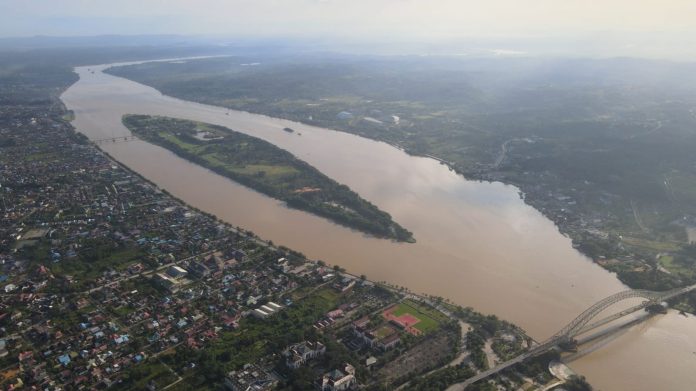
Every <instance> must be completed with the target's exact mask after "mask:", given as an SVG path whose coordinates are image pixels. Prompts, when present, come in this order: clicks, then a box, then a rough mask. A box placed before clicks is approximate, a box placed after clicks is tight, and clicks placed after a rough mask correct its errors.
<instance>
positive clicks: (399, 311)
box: [392, 300, 447, 333]
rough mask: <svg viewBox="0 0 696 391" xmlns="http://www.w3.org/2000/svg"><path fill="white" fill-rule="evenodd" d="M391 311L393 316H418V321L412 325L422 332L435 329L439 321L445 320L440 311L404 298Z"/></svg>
mask: <svg viewBox="0 0 696 391" xmlns="http://www.w3.org/2000/svg"><path fill="white" fill-rule="evenodd" d="M392 313H393V314H394V315H395V316H401V315H404V314H410V315H412V316H414V317H416V318H418V319H419V320H420V322H418V323H416V324H415V325H414V327H415V328H417V329H418V330H420V331H422V332H423V333H427V332H430V331H433V330H436V329H437V328H438V327H439V326H440V323H441V322H443V321H446V320H447V317H445V315H443V314H442V313H441V312H439V311H437V310H435V309H433V308H429V307H426V306H424V305H421V304H418V303H416V302H414V301H411V300H404V302H402V303H399V304H398V305H397V307H396V309H395V310H394V311H393V312H392Z"/></svg>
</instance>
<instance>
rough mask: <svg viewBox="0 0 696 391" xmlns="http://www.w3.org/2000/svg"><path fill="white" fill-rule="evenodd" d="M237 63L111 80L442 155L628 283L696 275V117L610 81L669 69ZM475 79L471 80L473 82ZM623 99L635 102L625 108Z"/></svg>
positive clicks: (127, 71)
mask: <svg viewBox="0 0 696 391" xmlns="http://www.w3.org/2000/svg"><path fill="white" fill-rule="evenodd" d="M409 61H411V62H409ZM237 62H238V60H235V59H215V60H204V61H195V62H189V63H188V64H185V65H183V64H168V63H159V64H140V65H136V66H130V67H119V68H111V69H109V70H108V72H109V73H112V74H115V75H118V76H122V77H127V78H130V79H133V80H136V81H138V82H140V83H144V84H147V85H150V86H153V87H155V88H157V89H159V90H160V91H162V92H163V93H165V94H168V95H172V96H176V97H179V98H182V99H186V100H192V101H197V102H202V103H206V104H213V105H218V106H223V107H229V108H232V109H236V110H243V111H249V112H252V113H259V114H265V115H269V116H272V117H278V118H286V119H290V120H293V121H298V122H303V123H306V124H309V125H314V126H321V127H326V128H332V129H337V130H341V131H345V132H349V133H354V134H358V135H360V136H363V137H367V138H371V139H375V140H380V141H385V142H388V143H390V144H392V145H395V146H397V147H399V148H400V149H403V150H404V151H406V152H408V153H410V154H414V155H420V156H429V157H437V158H439V159H438V160H440V161H442V162H443V163H446V164H448V165H449V166H450V167H451V168H452V169H453V170H455V171H456V172H458V173H460V174H462V175H464V176H466V177H467V178H470V179H478V180H487V181H501V182H503V183H508V184H512V185H515V186H517V187H518V188H519V189H520V190H521V192H522V193H523V195H524V200H525V202H526V203H528V204H530V205H532V206H533V207H535V208H536V209H537V210H539V211H541V212H542V213H543V214H544V215H545V216H546V217H548V218H549V219H551V220H552V221H554V223H556V225H557V226H558V227H559V230H560V231H561V232H562V233H563V234H565V235H567V236H569V237H570V238H571V239H572V240H573V243H574V246H575V247H576V248H577V249H578V250H579V251H581V252H582V253H583V254H585V255H587V256H589V257H590V258H592V259H593V260H594V261H595V262H597V263H598V264H600V265H601V266H602V267H604V268H606V269H608V270H610V271H613V272H616V273H617V275H618V277H619V279H620V280H621V281H623V282H624V283H626V284H627V285H629V286H631V287H634V288H644V289H653V290H665V289H669V288H672V287H675V286H679V285H685V284H688V283H691V282H694V281H696V268H695V267H694V266H695V265H696V257H694V256H693V255H692V253H693V251H691V250H689V249H688V248H685V247H686V245H687V244H688V241H687V238H686V235H685V232H684V231H685V230H684V226H685V225H688V224H689V223H690V222H691V223H693V221H694V220H695V219H696V218H694V216H696V209H694V206H693V205H696V198H694V195H695V194H696V192H694V189H696V175H695V174H694V172H693V168H692V159H691V153H692V152H691V148H689V147H687V146H689V145H693V142H694V140H693V134H692V133H691V132H690V131H689V129H691V126H692V125H690V124H693V118H692V115H690V114H689V111H688V110H684V107H682V106H684V105H685V103H674V102H676V101H675V100H669V99H663V98H661V96H662V95H660V94H665V95H666V96H676V95H679V94H682V95H683V93H682V92H681V90H680V88H681V87H679V86H675V85H672V84H670V81H669V80H658V82H661V83H663V84H664V85H665V89H664V91H660V92H656V91H654V90H653V89H650V88H647V89H646V88H641V89H639V90H636V89H631V88H629V87H628V84H626V83H627V81H626V78H627V77H629V76H631V75H633V74H632V73H630V72H629V73H630V74H629V75H626V74H624V73H625V72H621V75H617V73H616V70H617V69H624V68H627V69H629V70H634V71H640V70H641V69H643V67H656V66H658V67H670V66H671V65H669V64H654V63H649V62H644V61H638V60H635V61H627V62H625V63H624V62H621V61H618V62H617V61H599V60H598V61H591V62H590V63H589V64H588V63H584V62H582V61H579V62H578V63H577V64H576V63H575V62H573V61H571V62H563V61H561V62H560V63H556V62H554V61H550V62H543V61H541V60H539V61H538V62H536V61H535V60H514V61H513V60H478V61H471V62H466V61H459V60H457V61H452V60H442V61H440V62H437V61H435V60H432V59H423V60H414V59H410V60H408V61H405V60H403V59H400V60H392V59H380V60H376V59H374V58H368V59H364V58H359V57H355V58H342V59H341V62H340V64H336V63H333V62H332V60H331V59H330V58H329V59H324V60H321V59H313V60H310V61H307V62H306V63H302V64H297V63H292V62H290V63H284V62H282V61H281V62H278V61H276V62H273V60H270V59H269V60H268V61H265V62H264V63H263V64H264V65H263V66H260V67H257V68H255V69H254V70H249V69H246V68H244V67H238V66H236V65H237ZM587 66H590V67H593V69H596V72H597V75H603V76H602V77H605V78H607V80H614V81H615V86H614V87H612V88H611V92H612V94H611V96H612V98H611V99H607V97H608V96H609V95H607V94H606V91H605V89H606V86H604V85H602V83H600V82H593V81H591V80H594V79H591V80H590V81H587V80H586V79H585V78H584V77H583V69H585V68H586V67H587ZM527 67H530V68H527ZM536 67H541V68H542V69H546V67H548V69H552V70H555V72H561V73H562V74H564V75H566V76H567V77H566V78H567V79H568V81H569V82H568V83H567V84H562V85H559V86H557V87H553V88H550V87H548V85H549V84H548V83H547V80H546V78H547V77H548V78H551V79H552V78H553V74H554V73H553V72H550V73H549V75H548V76H544V74H541V75H532V76H533V77H530V78H529V79H525V78H524V77H525V75H528V74H527V72H529V69H536ZM673 68H674V69H672V72H676V73H679V72H681V68H680V67H678V66H673ZM513 69H514V70H515V72H512V71H511V70H513ZM670 69H671V68H670ZM395 70H398V72H394V71H395ZM474 72H475V74H476V80H475V81H474V80H472V79H470V78H467V77H466V75H467V73H469V74H472V73H474ZM501 72H502V73H504V74H505V75H508V77H513V78H514V77H515V76H509V75H510V74H517V73H519V75H521V76H520V78H519V80H517V81H518V82H519V84H515V83H502V84H501V83H498V82H497V80H496V78H499V76H500V75H501V74H502V73H501ZM188 73H195V74H196V75H198V76H197V77H196V78H195V79H191V78H190V77H187V74H188ZM201 74H205V76H203V77H200V75H201ZM637 74H642V72H640V73H637ZM634 76H635V75H634ZM634 76H632V77H634ZM598 80H599V79H598ZM573 81H582V83H580V82H578V83H576V84H573V83H572V82H573ZM629 82H630V83H638V84H641V83H648V82H651V81H645V80H642V79H631V80H629ZM453 86H454V88H453ZM559 89H560V90H559ZM530 91H531V92H530ZM560 91H562V93H560ZM530 94H531V95H530ZM682 95H679V96H682ZM658 98H659V99H658ZM684 99H686V98H684ZM688 99H692V95H688ZM657 101H659V102H665V103H661V104H659V105H656V104H655V103H654V102H657ZM622 102H623V103H622ZM626 102H631V104H630V106H632V107H635V108H634V109H631V110H625V107H626V104H625V103H626ZM670 102H671V103H670ZM687 106H688V104H687ZM510 107H516V110H515V111H514V112H510ZM646 116H647V117H646ZM689 297H690V298H689V299H688V300H687V301H688V302H689V303H687V302H684V303H683V304H685V306H684V307H682V308H685V309H687V310H693V308H696V295H690V296H689Z"/></svg>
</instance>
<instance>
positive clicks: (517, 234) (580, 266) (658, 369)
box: [62, 65, 696, 391]
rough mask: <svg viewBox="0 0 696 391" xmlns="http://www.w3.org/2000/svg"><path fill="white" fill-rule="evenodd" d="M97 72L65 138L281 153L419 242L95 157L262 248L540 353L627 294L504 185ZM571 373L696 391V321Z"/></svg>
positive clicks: (241, 191) (640, 338)
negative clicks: (252, 141) (425, 298)
mask: <svg viewBox="0 0 696 391" xmlns="http://www.w3.org/2000/svg"><path fill="white" fill-rule="evenodd" d="M106 67H107V66H104V65H102V66H92V67H81V68H77V69H76V72H77V73H78V74H79V76H80V80H79V81H78V82H76V83H75V84H74V85H73V86H71V87H70V88H69V89H68V90H67V91H66V92H65V93H64V94H63V96H62V100H63V101H64V102H65V104H66V106H67V107H68V108H69V109H71V110H73V111H74V112H75V120H74V122H73V125H74V126H75V127H76V129H77V130H78V131H79V132H81V133H84V134H85V135H87V136H88V137H89V138H90V139H93V140H97V139H104V138H112V137H118V136H124V135H128V134H130V132H129V131H128V130H127V129H126V128H125V127H124V126H123V125H122V123H121V116H122V115H123V114H152V115H166V116H171V117H177V118H185V119H191V120H197V121H205V122H209V123H213V124H218V125H223V126H227V127H229V128H231V129H234V130H237V131H239V132H243V133H247V134H250V135H252V136H255V137H259V138H262V139H264V140H267V141H269V142H271V143H273V144H275V145H277V146H279V147H280V148H283V149H286V150H288V151H290V152H291V153H293V154H294V155H296V156H297V157H299V158H300V159H303V160H305V161H307V162H308V163H310V164H312V165H313V166H315V167H316V168H317V169H319V170H320V171H322V172H323V173H325V174H326V175H328V176H330V177H331V178H334V179H335V180H337V181H338V182H341V183H343V184H346V185H348V186H350V187H351V188H352V189H353V190H355V191H356V192H358V193H359V194H360V195H361V196H362V197H364V198H366V199H368V200H370V201H371V202H373V203H374V204H376V205H377V206H379V207H380V208H381V209H383V210H385V211H387V212H389V213H390V214H391V215H392V216H393V217H394V219H395V221H397V222H399V223H400V224H401V225H403V226H404V227H406V228H407V229H409V230H411V231H412V232H413V233H414V236H415V238H416V240H417V243H414V244H407V243H395V242H391V241H387V240H381V239H375V238H372V237H369V236H366V235H364V234H362V233H360V232H356V231H354V230H350V229H347V228H345V227H342V226H338V225H336V224H333V223H331V222H330V221H328V220H325V219H323V218H319V217H316V216H314V215H311V214H308V213H305V212H301V211H298V210H294V209H288V208H286V207H285V206H284V205H283V203H281V202H279V201H277V200H274V199H271V198H269V197H267V196H264V195H262V194H259V193H257V192H255V191H253V190H250V189H248V188H245V187H243V186H241V185H238V184H236V183H234V182H232V181H230V180H228V179H226V178H223V177H221V176H219V175H217V174H214V173H213V172H211V171H208V170H206V169H204V168H202V167H199V166H197V165H194V164H191V163H189V162H187V161H186V160H183V159H181V158H179V157H177V156H175V155H174V154H172V153H170V152H169V151H167V150H165V149H162V148H160V147H157V146H154V145H151V144H148V143H145V142H143V141H132V142H122V143H105V144H103V145H102V148H103V149H104V150H105V151H107V152H108V153H109V154H111V155H112V156H113V157H114V158H115V159H117V160H119V161H120V162H122V163H123V164H125V165H127V166H128V167H130V168H131V169H133V170H135V171H137V172H138V173H140V174H142V175H143V176H144V177H146V178H148V179H149V180H151V181H152V182H154V183H156V184H157V185H158V186H159V187H161V188H163V189H166V190H168V191H170V192H171V193H172V194H174V195H175V196H177V197H179V198H181V199H183V200H184V201H186V202H187V203H189V204H191V205H194V206H196V207H198V208H200V209H202V210H205V211H207V212H210V213H213V214H215V215H217V216H218V217H220V218H222V219H224V220H226V221H229V222H230V223H232V224H233V225H236V226H240V227H243V228H246V229H250V230H252V231H254V232H255V233H257V234H258V235H259V236H261V237H262V238H264V239H270V240H273V242H275V243H277V244H283V245H285V246H287V247H290V248H293V249H296V250H298V251H301V252H303V253H304V254H306V255H307V256H308V257H310V258H313V259H322V260H324V261H326V262H327V263H329V264H338V265H340V266H342V267H345V268H346V269H347V270H348V271H350V272H352V273H354V274H365V275H367V276H368V278H370V279H372V280H376V281H388V282H390V283H393V284H397V285H401V286H406V287H408V288H409V289H411V290H412V291H414V292H418V293H428V294H434V295H438V296H443V297H446V298H449V299H451V300H452V301H454V302H456V303H459V304H462V305H465V306H471V307H474V308H475V309H477V310H479V311H481V312H484V313H492V314H496V315H498V316H499V317H501V318H504V319H506V320H509V321H511V322H514V323H516V324H518V325H519V326H521V327H523V328H524V329H525V330H527V332H528V333H529V335H531V336H532V337H534V338H535V339H537V340H543V339H545V338H547V337H549V336H551V335H552V334H553V333H554V332H555V331H557V330H558V329H560V328H561V327H562V326H564V325H565V324H566V323H568V322H569V321H570V320H572V319H573V318H574V317H575V316H576V315H577V314H579V313H580V312H582V311H583V310H584V309H585V308H587V307H589V306H590V305H592V304H593V303H594V302H596V301H597V300H599V299H602V298H603V297H605V296H608V295H610V294H612V293H615V292H618V291H620V290H624V289H626V287H625V286H624V285H622V284H621V283H620V282H619V281H618V280H617V279H616V277H615V276H614V275H613V274H611V273H608V272H607V271H605V270H604V269H602V268H600V267H598V266H597V265H595V264H594V263H592V262H591V261H590V260H589V259H587V258H585V257H584V256H582V255H581V254H580V253H578V252H577V251H575V250H574V249H573V247H572V246H571V242H570V240H569V239H568V238H566V237H564V236H563V235H561V234H560V233H559V231H558V229H557V227H556V226H555V225H554V224H553V223H552V222H551V221H550V220H548V219H547V218H545V217H544V216H543V215H542V214H541V213H539V212H538V211H537V210H535V209H534V208H532V207H530V206H528V205H526V204H525V203H524V201H523V200H522V199H521V197H520V194H519V190H518V189H517V188H515V187H513V186H508V185H504V184H502V183H489V182H477V181H471V180H467V179H465V178H464V177H462V176H460V175H457V174H455V173H453V172H451V171H450V170H449V169H448V168H447V167H446V166H444V165H442V164H440V163H438V162H437V161H435V160H433V159H429V158H422V157H414V156H409V155H408V154H406V153H405V152H403V151H401V150H399V149H397V148H394V147H392V146H390V145H388V144H385V143H382V142H377V141H373V140H369V139H365V138H362V137H358V136H354V135H350V134H347V133H343V132H337V131H333V130H329V129H323V128H318V127H313V126H308V125H303V124H299V123H294V122H291V121H286V120H282V119H276V118H270V117H267V116H263V115H256V114H250V113H246V112H239V111H233V110H228V109H224V108H220V107H214V106H208V105H203V104H198V103H193V102H188V101H183V100H179V99H175V98H171V97H168V96H164V95H162V94H161V93H160V92H158V91H157V90H155V89H153V88H150V87H147V86H144V85H142V84H139V83H136V82H133V81H129V80H126V79H123V78H118V77H115V76H111V75H108V74H105V73H103V72H102V70H103V69H105V68H106ZM285 127H291V128H293V129H295V133H288V132H285V131H283V128H285ZM298 133H301V135H299V134H298ZM632 304H635V303H632ZM569 365H570V366H571V367H572V368H573V369H575V370H576V371H577V372H579V373H581V374H583V375H585V376H586V377H587V378H588V380H590V382H592V383H593V384H594V385H595V386H596V388H598V389H600V390H607V391H609V390H631V391H643V390H645V391H648V390H651V391H652V390H696V319H695V318H693V317H689V318H685V317H683V316H681V315H678V314H677V313H676V312H674V311H670V312H669V313H668V314H667V315H660V316H658V317H655V318H652V319H650V320H648V321H647V322H644V323H641V324H639V325H636V326H634V327H631V328H630V329H628V330H627V331H624V332H622V333H620V334H618V335H615V336H613V337H612V338H610V339H608V340H605V341H603V343H602V344H601V346H593V347H592V348H591V349H590V351H589V352H588V353H587V354H585V355H579V358H576V359H574V360H573V361H572V362H569Z"/></svg>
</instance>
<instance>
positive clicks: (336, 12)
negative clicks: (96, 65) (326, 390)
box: [0, 0, 696, 50]
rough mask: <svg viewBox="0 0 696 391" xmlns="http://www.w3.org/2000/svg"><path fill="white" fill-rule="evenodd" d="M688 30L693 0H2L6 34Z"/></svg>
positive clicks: (674, 42)
mask: <svg viewBox="0 0 696 391" xmlns="http://www.w3.org/2000/svg"><path fill="white" fill-rule="evenodd" d="M695 32H696V0H473V1H471V0H195V1H194V0H0V36H3V37H10V36H31V35H61V36H66V35H68V36H69V35H101V34H216V35H229V36H244V37H292V38H308V37H309V38H318V39H332V38H346V39H354V40H365V39H370V40H373V39H377V40H420V41H438V40H444V41H447V40H453V39H462V38H471V37H560V38H562V37H569V36H587V35H590V36H592V34H594V36H595V37H597V36H598V35H597V34H601V37H602V38H601V39H608V38H606V37H612V34H619V33H620V34H624V36H625V35H628V36H633V37H634V38H633V40H634V41H635V42H624V43H623V45H636V46H637V45H641V44H644V42H643V41H644V40H646V39H654V38H655V37H656V36H659V37H661V38H660V40H659V42H658V43H656V44H654V45H653V46H655V47H662V46H665V45H667V46H670V47H672V49H674V48H679V47H680V46H681V47H688V46H693V45H692V43H693V41H694V40H696V34H695ZM597 39H599V38H597ZM682 40H683V41H684V42H683V43H682V42H679V41H682ZM672 49H671V50H672ZM688 50H691V48H690V47H689V48H688Z"/></svg>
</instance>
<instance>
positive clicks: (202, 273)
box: [188, 261, 211, 278]
mask: <svg viewBox="0 0 696 391" xmlns="http://www.w3.org/2000/svg"><path fill="white" fill-rule="evenodd" d="M188 270H189V272H191V274H193V275H194V276H196V277H198V278H205V277H208V276H209V275H210V273H211V271H210V268H209V267H208V266H206V265H204V264H202V263H200V262H195V261H194V262H191V264H190V265H189V267H188Z"/></svg>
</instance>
